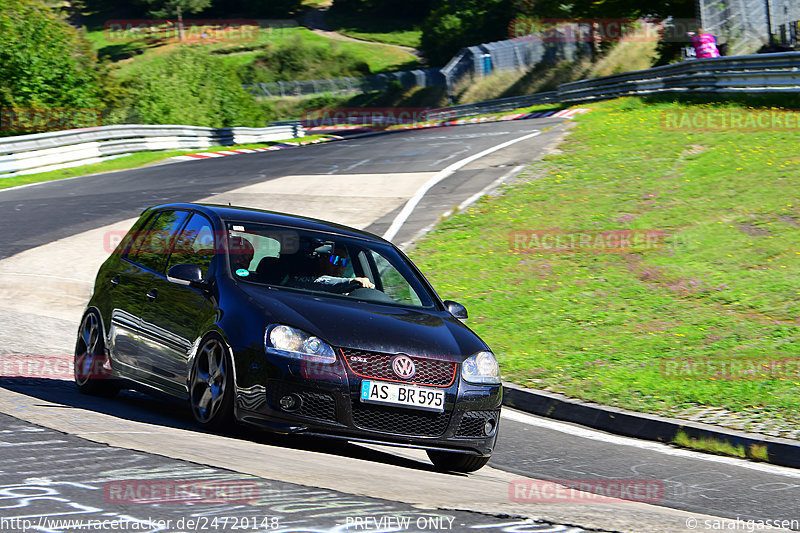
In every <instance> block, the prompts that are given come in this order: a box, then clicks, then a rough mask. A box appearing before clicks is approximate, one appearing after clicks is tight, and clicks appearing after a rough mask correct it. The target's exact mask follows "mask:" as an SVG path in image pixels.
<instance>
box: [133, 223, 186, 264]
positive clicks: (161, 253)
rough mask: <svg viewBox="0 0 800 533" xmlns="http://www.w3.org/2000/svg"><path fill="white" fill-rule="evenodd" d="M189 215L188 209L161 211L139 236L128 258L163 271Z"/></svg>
mask: <svg viewBox="0 0 800 533" xmlns="http://www.w3.org/2000/svg"><path fill="white" fill-rule="evenodd" d="M187 216H188V213H187V212H186V211H162V212H161V213H159V214H158V216H157V218H156V219H155V221H154V222H153V223H152V224H151V225H150V227H149V228H148V229H146V230H144V231H143V232H142V233H141V234H139V235H138V236H137V238H136V240H135V242H134V243H133V246H131V248H130V251H129V252H128V255H127V258H128V259H129V260H131V261H133V262H134V263H137V264H139V265H142V266H143V267H145V268H149V269H150V270H154V271H156V272H163V269H164V263H166V259H167V254H169V251H170V249H171V248H172V243H173V242H174V240H175V237H176V234H177V233H178V230H179V229H180V227H181V226H182V225H183V223H184V221H185V220H186V217H187Z"/></svg>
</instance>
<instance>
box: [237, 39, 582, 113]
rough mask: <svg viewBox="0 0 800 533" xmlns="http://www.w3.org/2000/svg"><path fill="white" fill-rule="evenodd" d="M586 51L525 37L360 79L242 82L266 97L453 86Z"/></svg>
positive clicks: (576, 44) (488, 44)
mask: <svg viewBox="0 0 800 533" xmlns="http://www.w3.org/2000/svg"><path fill="white" fill-rule="evenodd" d="M588 51H589V45H588V44H587V43H569V42H567V43H562V42H558V43H542V42H536V41H533V40H528V39H525V38H521V39H508V40H505V41H497V42H493V43H485V44H480V45H477V46H470V47H467V48H463V49H461V51H459V52H458V54H456V55H455V57H453V59H451V60H450V62H449V63H447V65H445V66H444V67H442V68H441V69H439V68H427V69H418V70H409V71H401V72H388V73H384V74H373V75H371V76H365V77H363V78H333V79H326V80H296V81H277V82H271V83H257V84H251V85H245V86H244V88H245V89H247V90H248V91H250V92H252V93H253V94H255V95H257V96H261V97H266V98H278V97H280V98H283V97H286V96H308V95H313V94H323V93H327V94H350V93H364V92H370V91H385V90H387V89H388V88H389V87H390V86H391V85H392V84H393V83H397V84H399V85H400V86H401V87H403V88H404V89H409V88H411V87H436V86H441V85H445V86H447V90H448V94H451V93H452V89H453V86H454V85H455V84H457V83H459V82H460V81H461V80H463V79H464V78H466V77H467V76H486V75H487V74H490V73H492V72H505V71H509V70H525V69H528V68H530V67H533V66H535V65H537V64H539V63H541V62H550V63H555V62H556V61H559V60H561V59H573V58H574V57H575V56H576V55H578V54H581V53H586V52H588Z"/></svg>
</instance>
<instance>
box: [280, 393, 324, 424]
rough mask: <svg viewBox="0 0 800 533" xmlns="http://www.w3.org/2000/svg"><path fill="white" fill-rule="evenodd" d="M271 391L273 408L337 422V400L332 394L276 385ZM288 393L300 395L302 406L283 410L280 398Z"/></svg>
mask: <svg viewBox="0 0 800 533" xmlns="http://www.w3.org/2000/svg"><path fill="white" fill-rule="evenodd" d="M271 393H272V394H271V403H272V408H273V409H275V410H277V411H281V412H286V413H289V414H293V415H300V416H304V417H307V418H316V419H317V420H327V421H330V422H336V400H335V399H334V397H333V396H331V395H330V394H325V393H323V392H314V391H306V390H301V389H294V388H290V387H285V386H276V387H274V388H272V390H271ZM287 394H296V395H297V396H299V397H300V408H299V409H297V410H296V411H283V409H281V408H280V399H281V398H282V397H283V396H285V395H287Z"/></svg>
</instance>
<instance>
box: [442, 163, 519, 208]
mask: <svg viewBox="0 0 800 533" xmlns="http://www.w3.org/2000/svg"><path fill="white" fill-rule="evenodd" d="M523 168H525V165H519V166H516V167H514V168H512V169H511V170H510V171H508V172H506V173H505V174H503V175H502V176H500V177H499V178H497V179H496V180H494V181H493V182H491V183H490V184H489V185H487V186H486V187H484V188H483V189H481V190H480V191H478V192H476V193H475V194H473V195H472V196H470V197H469V198H467V199H466V200H464V201H463V202H461V203H460V204H458V207H457V208H456V210H457V211H456V212H460V211H463V210H464V209H466V208H467V207H469V206H470V205H472V204H473V203H475V202H477V201H478V199H479V198H480V197H481V196H484V195H485V194H488V193H489V191H491V190H492V189H494V188H495V187H499V186H500V184H501V183H503V182H504V181H506V180H507V179H508V178H510V177H511V176H516V175H517V174H519V173H520V172H522V169H523ZM445 216H449V215H445Z"/></svg>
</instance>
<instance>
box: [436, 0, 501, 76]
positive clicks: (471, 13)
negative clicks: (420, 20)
mask: <svg viewBox="0 0 800 533" xmlns="http://www.w3.org/2000/svg"><path fill="white" fill-rule="evenodd" d="M514 14H515V12H514V6H513V3H512V0H443V1H442V3H441V5H440V6H439V7H438V8H437V9H435V10H434V11H433V13H431V15H430V16H429V17H428V18H427V19H426V20H425V23H424V24H423V26H422V39H421V44H422V50H423V51H424V52H425V57H426V58H428V60H429V61H430V62H431V63H432V64H434V65H436V64H439V65H442V64H444V63H446V62H447V61H449V60H450V58H451V57H453V56H454V55H455V54H456V53H457V52H458V51H459V50H460V49H461V48H463V47H465V46H472V45H476V44H481V43H486V42H491V41H500V40H503V39H508V38H509V34H508V25H509V23H510V22H511V20H512V19H513V17H514Z"/></svg>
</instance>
